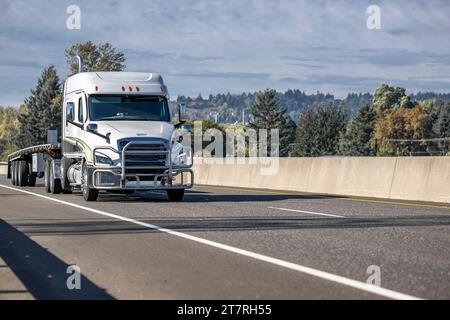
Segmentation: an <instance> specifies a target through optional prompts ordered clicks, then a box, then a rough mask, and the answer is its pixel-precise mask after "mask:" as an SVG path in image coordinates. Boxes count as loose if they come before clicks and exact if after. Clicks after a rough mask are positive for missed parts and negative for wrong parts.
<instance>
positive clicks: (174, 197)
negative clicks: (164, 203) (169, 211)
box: [166, 189, 184, 201]
mask: <svg viewBox="0 0 450 320" xmlns="http://www.w3.org/2000/svg"><path fill="white" fill-rule="evenodd" d="M166 191H167V196H168V197H169V201H181V200H183V197H184V189H168V190H166Z"/></svg>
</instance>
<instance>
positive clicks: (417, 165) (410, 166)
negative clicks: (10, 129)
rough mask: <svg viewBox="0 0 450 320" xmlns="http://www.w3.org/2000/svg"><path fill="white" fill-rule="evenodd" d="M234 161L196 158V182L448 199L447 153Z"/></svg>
mask: <svg viewBox="0 0 450 320" xmlns="http://www.w3.org/2000/svg"><path fill="white" fill-rule="evenodd" d="M232 160H233V163H229V164H226V163H224V164H218V163H214V161H213V163H211V160H207V159H199V158H196V159H194V175H195V183H197V184H205V185H217V186H229V187H244V188H260V189H274V190H286V191H299V192H313V193H322V194H333V195H349V196H362V197H378V198H389V199H403V200H418V201H435V202H446V203H450V157H329V158H326V157H324V158H279V159H278V161H279V163H278V171H277V173H276V174H274V175H270V174H269V175H265V174H263V171H264V169H265V168H267V165H264V164H263V163H264V161H268V159H266V158H262V159H245V160H243V159H241V160H242V162H244V163H243V164H237V163H236V160H235V159H232ZM252 161H253V163H251V162H252ZM266 163H267V162H266ZM6 174H7V165H6V163H0V175H6Z"/></svg>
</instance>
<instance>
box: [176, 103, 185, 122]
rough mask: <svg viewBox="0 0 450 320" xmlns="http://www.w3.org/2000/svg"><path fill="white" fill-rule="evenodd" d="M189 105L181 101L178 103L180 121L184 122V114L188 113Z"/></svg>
mask: <svg viewBox="0 0 450 320" xmlns="http://www.w3.org/2000/svg"><path fill="white" fill-rule="evenodd" d="M186 109H187V105H186V103H180V104H179V105H178V121H179V122H184V121H183V117H182V115H183V114H185V113H186Z"/></svg>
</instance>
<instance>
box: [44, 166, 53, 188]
mask: <svg viewBox="0 0 450 320" xmlns="http://www.w3.org/2000/svg"><path fill="white" fill-rule="evenodd" d="M51 164H52V162H51V160H47V161H45V168H44V188H45V191H46V192H47V193H50V166H51Z"/></svg>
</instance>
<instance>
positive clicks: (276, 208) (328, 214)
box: [268, 207, 345, 218]
mask: <svg viewBox="0 0 450 320" xmlns="http://www.w3.org/2000/svg"><path fill="white" fill-rule="evenodd" d="M268 208H269V209H275V210H281V211H292V212H300V213H308V214H314V215H316V216H327V217H335V218H345V217H344V216H338V215H337V214H331V213H322V212H313V211H304V210H297V209H288V208H278V207H268Z"/></svg>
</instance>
